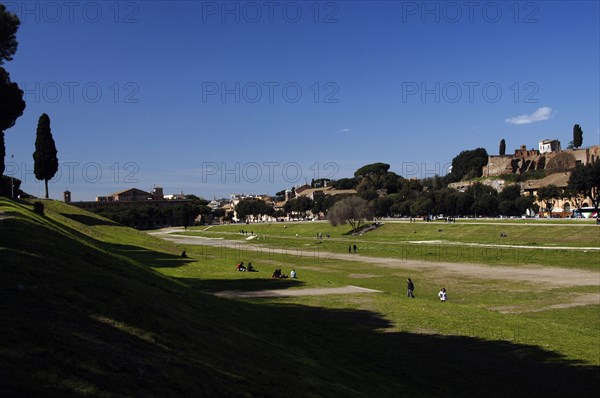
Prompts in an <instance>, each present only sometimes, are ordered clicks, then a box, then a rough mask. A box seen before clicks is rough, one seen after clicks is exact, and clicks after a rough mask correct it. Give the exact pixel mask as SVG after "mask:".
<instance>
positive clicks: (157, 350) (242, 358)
mask: <svg viewBox="0 0 600 398" xmlns="http://www.w3.org/2000/svg"><path fill="white" fill-rule="evenodd" d="M11 221H13V222H14V223H16V224H17V225H12V226H11V227H17V228H10V230H9V229H8V228H7V227H1V226H0V232H1V233H2V236H3V237H4V236H5V235H9V234H10V235H11V237H12V238H11V239H12V240H11V241H10V244H9V245H8V246H7V247H10V248H11V250H10V251H8V250H6V251H0V256H2V258H1V259H2V260H3V261H0V281H2V283H3V286H6V287H7V288H1V289H0V317H1V319H7V320H10V321H9V322H0V337H1V338H0V374H2V379H3V382H2V383H0V396H18V397H21V396H27V397H30V396H72V397H83V396H89V395H95V396H209V397H242V396H244V397H357V398H358V397H398V396H415V397H436V398H437V397H440V396H446V397H458V396H464V397H479V396H485V397H486V398H490V397H538V396H543V397H565V396H568V397H593V396H596V394H597V392H598V390H599V389H600V372H599V370H600V368H599V367H598V366H587V365H584V364H581V363H580V362H578V361H574V360H569V359H567V358H565V357H564V356H562V355H561V354H558V353H556V352H552V351H548V350H545V349H543V348H541V347H539V346H535V345H529V344H523V343H518V342H510V341H496V340H493V341H490V340H483V339H479V338H473V337H468V336H438V335H424V334H414V333H402V332H392V331H391V330H390V327H391V326H392V324H391V322H390V320H388V319H386V318H385V317H384V316H383V315H381V314H378V313H375V312H372V311H367V310H354V309H334V308H317V307H308V306H301V305H288V304H277V303H275V304H273V302H272V301H271V302H269V303H261V301H260V300H257V301H252V302H250V301H237V300H229V299H221V298H215V297H212V296H210V295H206V294H203V293H202V292H201V291H200V290H205V289H206V290H207V291H208V289H210V288H211V287H210V286H208V287H205V288H204V287H203V286H202V283H209V284H212V285H213V288H214V287H215V286H214V285H216V284H219V283H221V285H220V286H216V287H217V288H219V289H222V290H232V289H233V288H232V286H233V283H234V282H237V283H246V282H250V284H254V283H255V284H256V285H254V286H255V288H257V289H258V288H264V286H269V287H270V288H273V285H276V286H280V287H283V288H287V287H292V286H299V285H294V284H295V283H300V284H301V283H302V282H301V281H296V280H270V279H266V278H265V279H264V280H263V279H249V280H237V281H198V280H192V281H184V282H185V283H186V284H188V282H197V283H199V285H193V284H188V286H185V285H182V284H181V283H175V282H174V281H173V280H172V279H169V278H166V277H163V276H161V275H158V274H157V273H156V272H151V271H149V270H145V269H143V268H139V267H131V266H130V264H129V263H126V262H123V261H121V260H120V259H118V258H117V257H111V256H107V255H106V253H105V252H99V251H98V250H97V249H96V248H95V247H92V246H90V245H88V244H86V243H85V241H81V240H75V239H67V238H66V236H64V235H62V234H61V232H59V231H58V230H54V229H50V228H48V227H46V225H45V224H41V223H38V224H35V226H34V227H35V228H37V229H34V228H33V227H32V226H30V225H24V224H25V223H23V222H22V221H21V220H18V219H15V220H11ZM75 232H76V231H73V232H72V234H74V233H75ZM98 244H100V243H98ZM113 246H115V247H113V249H114V250H123V251H124V252H127V250H129V251H131V254H132V255H134V256H135V255H136V254H135V253H136V251H135V250H138V252H137V253H138V254H137V255H138V256H141V257H138V258H143V257H144V256H147V255H150V254H149V253H148V252H151V251H145V250H144V249H139V248H137V249H135V247H133V246H122V245H113ZM16 248H20V249H21V250H22V251H23V252H24V253H27V254H28V255H26V256H25V255H23V254H22V253H21V252H19V251H17V250H15V249H16ZM67 249H68V250H67ZM33 254H35V255H33ZM75 254H76V255H75ZM160 254H161V255H162V253H160ZM173 257H175V256H173ZM40 259H42V260H43V261H40ZM4 260H6V261H4ZM9 263H10V264H13V263H14V264H17V266H16V267H10V268H9V267H6V264H9ZM232 272H236V271H232ZM248 275H251V274H248ZM244 276H246V275H244ZM252 276H254V275H252ZM265 276H269V275H268V274H266V275H265ZM179 281H183V280H182V279H179V280H178V282H179ZM282 282H283V283H282ZM261 284H264V285H261ZM268 284H270V285H268ZM414 322H418V320H414ZM464 323H465V326H468V325H469V320H468V319H465V320H464ZM534 339H535V336H532V338H531V340H534ZM590 348H591V349H593V350H597V349H598V347H590ZM287 376H291V377H287Z"/></svg>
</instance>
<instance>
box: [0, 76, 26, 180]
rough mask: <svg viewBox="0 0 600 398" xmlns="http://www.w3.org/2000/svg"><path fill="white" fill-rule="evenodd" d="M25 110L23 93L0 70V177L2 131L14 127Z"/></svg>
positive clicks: (2, 158)
mask: <svg viewBox="0 0 600 398" xmlns="http://www.w3.org/2000/svg"><path fill="white" fill-rule="evenodd" d="M24 110H25V101H23V91H22V90H21V89H20V88H19V86H18V85H17V83H13V82H11V81H10V75H9V74H8V72H7V71H6V70H4V68H0V175H2V174H3V173H4V157H5V155H6V149H5V147H4V131H5V130H8V129H9V128H11V127H12V126H14V125H15V122H16V121H17V118H19V117H20V116H21V115H22V114H23V111H24Z"/></svg>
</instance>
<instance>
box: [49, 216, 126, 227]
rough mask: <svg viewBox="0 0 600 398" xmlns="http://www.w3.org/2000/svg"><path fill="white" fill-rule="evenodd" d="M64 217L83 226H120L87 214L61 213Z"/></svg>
mask: <svg viewBox="0 0 600 398" xmlns="http://www.w3.org/2000/svg"><path fill="white" fill-rule="evenodd" d="M59 214H60V215H61V216H63V217H67V218H69V219H71V220H73V221H77V222H78V223H81V224H83V225H87V226H95V225H113V226H114V225H120V224H118V223H116V222H114V221H111V220H108V219H106V220H103V219H100V218H97V217H91V216H88V215H85V214H70V213H59Z"/></svg>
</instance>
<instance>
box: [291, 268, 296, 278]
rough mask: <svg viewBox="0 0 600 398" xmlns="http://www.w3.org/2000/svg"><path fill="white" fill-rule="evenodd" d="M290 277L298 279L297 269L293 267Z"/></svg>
mask: <svg viewBox="0 0 600 398" xmlns="http://www.w3.org/2000/svg"><path fill="white" fill-rule="evenodd" d="M290 278H292V279H296V278H297V276H296V270H295V269H293V270H292V272H290Z"/></svg>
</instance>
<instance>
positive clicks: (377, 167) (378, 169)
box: [354, 163, 390, 177]
mask: <svg viewBox="0 0 600 398" xmlns="http://www.w3.org/2000/svg"><path fill="white" fill-rule="evenodd" d="M389 169H390V165H389V164H387V163H372V164H368V165H366V166H363V167H361V168H360V169H358V170H356V171H355V172H354V177H365V176H367V175H369V174H385V173H387V172H388V170H389Z"/></svg>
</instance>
